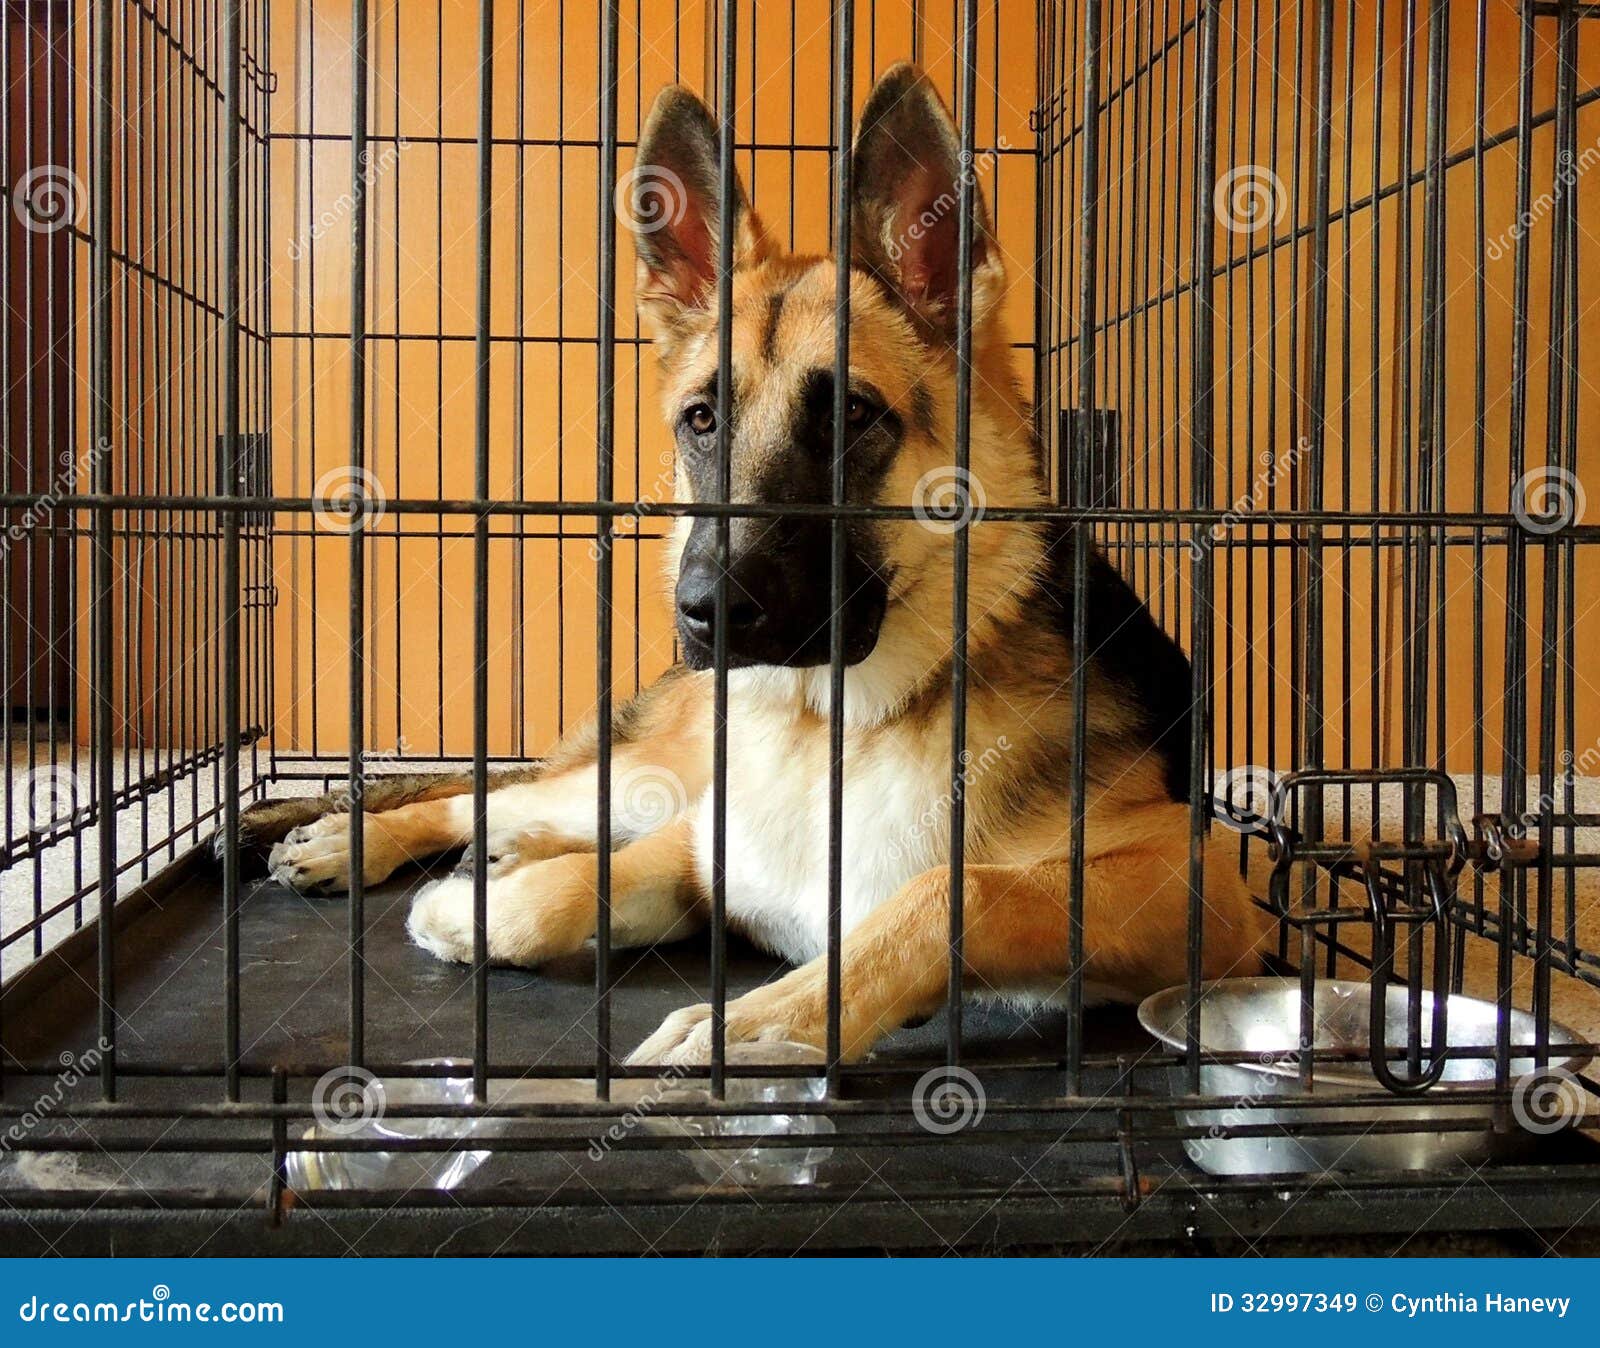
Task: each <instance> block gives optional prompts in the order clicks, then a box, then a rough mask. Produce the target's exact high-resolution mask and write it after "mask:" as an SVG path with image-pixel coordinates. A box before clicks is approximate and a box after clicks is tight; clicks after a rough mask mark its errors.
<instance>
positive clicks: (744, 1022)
mask: <svg viewBox="0 0 1600 1348" xmlns="http://www.w3.org/2000/svg"><path fill="white" fill-rule="evenodd" d="M812 982H813V980H812V979H811V978H810V977H809V976H808V975H807V974H806V973H804V972H800V971H797V972H795V973H791V974H789V975H787V976H786V977H784V978H780V979H779V980H778V981H777V982H776V983H769V984H767V986H766V987H762V988H757V989H756V990H755V991H754V992H747V993H746V994H745V995H744V996H743V997H736V998H735V999H734V1000H733V1001H731V1002H729V1003H728V1009H727V1027H728V1034H727V1042H728V1043H729V1044H750V1043H760V1044H770V1043H780V1042H786V1043H795V1044H807V1045H809V1046H811V1047H812V1048H816V1049H819V1050H820V1049H822V1048H824V1047H825V1046H826V1044H827V1034H828V1023H827V1004H826V1000H825V999H824V1000H822V1001H821V1003H820V1004H819V1000H818V997H817V994H816V990H815V989H814V988H813V987H812V986H811V984H812ZM710 1062H711V1007H710V1006H708V1005H706V1004H703V1003H702V1004H701V1005H700V1006H686V1007H684V1008H683V1010H681V1011H674V1012H673V1013H672V1014H671V1015H670V1016H668V1017H667V1018H666V1019H665V1020H664V1021H662V1022H661V1028H660V1029H658V1030H657V1031H656V1032H655V1033H654V1034H653V1035H651V1036H650V1037H649V1038H648V1039H646V1040H645V1041H644V1043H642V1044H640V1045H639V1047H638V1048H636V1049H635V1050H634V1051H633V1053H632V1054H631V1055H630V1057H629V1058H628V1064H629V1065H630V1066H633V1067H641V1066H648V1065H653V1064H657V1063H659V1064H662V1065H666V1066H670V1065H677V1066H684V1067H704V1066H706V1065H708V1064H709V1063H710Z"/></svg>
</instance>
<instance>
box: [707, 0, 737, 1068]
mask: <svg viewBox="0 0 1600 1348" xmlns="http://www.w3.org/2000/svg"><path fill="white" fill-rule="evenodd" d="M706 8H707V12H708V13H709V12H710V8H711V7H710V6H709V5H708V6H707V7H706ZM738 20H739V5H738V0H722V5H721V10H720V23H719V24H718V30H717V40H718V43H719V56H720V61H721V64H720V75H719V82H718V91H717V121H718V137H717V202H718V212H717V217H718V223H719V230H718V236H717V501H718V503H719V504H721V505H726V504H728V502H729V501H730V500H731V499H732V497H733V445H732V442H731V440H730V439H729V433H728V421H729V417H730V414H731V412H732V408H733V246H734V234H735V232H736V230H737V228H738V225H737V222H736V221H735V220H734V218H733V203H734V201H735V199H736V188H735V182H736V177H735V174H736V172H737V169H736V167H735V164H734V157H733V156H734V147H735V144H736V141H735V135H736V131H737V121H738V119H737V115H736V113H737V107H736V101H737V99H738V96H739V86H738V80H737V65H738V53H737V51H736V50H735V39H736V27H737V24H738ZM728 526H729V520H728V517H727V515H725V514H724V515H718V516H717V523H716V531H715V538H716V550H715V556H716V564H717V594H716V628H715V631H714V632H713V634H712V663H713V665H714V667H715V668H714V689H713V692H714V700H715V705H714V708H713V726H712V740H711V1093H712V1095H713V1097H715V1098H716V1099H721V1098H722V1095H723V1092H724V1086H725V1081H724V1073H725V1071H726V1068H727V1055H728V1026H727V1003H728V563H729V555H728V554H729V527H728Z"/></svg>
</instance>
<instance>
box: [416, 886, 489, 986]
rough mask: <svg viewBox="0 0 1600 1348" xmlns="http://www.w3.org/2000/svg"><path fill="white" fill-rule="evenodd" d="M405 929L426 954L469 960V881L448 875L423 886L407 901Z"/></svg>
mask: <svg viewBox="0 0 1600 1348" xmlns="http://www.w3.org/2000/svg"><path fill="white" fill-rule="evenodd" d="M406 931H407V933H408V934H409V935H410V937H411V939H412V940H413V941H415V942H416V943H417V944H418V945H419V946H421V947H422V948H423V949H424V950H426V951H427V952H428V953H429V954H430V955H434V956H437V957H438V958H439V959H442V960H454V961H456V962H457V963H461V964H470V963H472V951H473V921H472V881H471V880H470V879H463V878H462V877H460V876H454V875H452V876H450V877H449V878H448V879H444V880H435V881H433V883H431V884H427V885H424V886H423V887H422V888H421V889H420V890H419V891H418V892H417V897H416V898H414V899H413V900H412V901H411V912H410V913H409V914H407V916H406Z"/></svg>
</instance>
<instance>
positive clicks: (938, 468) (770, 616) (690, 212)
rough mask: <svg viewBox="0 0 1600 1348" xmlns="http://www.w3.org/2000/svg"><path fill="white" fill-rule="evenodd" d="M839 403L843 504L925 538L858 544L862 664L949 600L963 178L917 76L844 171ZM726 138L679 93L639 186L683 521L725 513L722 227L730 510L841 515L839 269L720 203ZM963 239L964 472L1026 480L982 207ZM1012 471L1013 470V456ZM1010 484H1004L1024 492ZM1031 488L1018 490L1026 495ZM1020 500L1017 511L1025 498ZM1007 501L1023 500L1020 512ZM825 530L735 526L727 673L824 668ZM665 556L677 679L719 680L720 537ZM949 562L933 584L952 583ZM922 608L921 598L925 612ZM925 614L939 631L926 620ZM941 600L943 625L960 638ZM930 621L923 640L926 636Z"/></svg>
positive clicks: (862, 536)
mask: <svg viewBox="0 0 1600 1348" xmlns="http://www.w3.org/2000/svg"><path fill="white" fill-rule="evenodd" d="M852 169H853V172H852V183H853V204H852V207H851V217H850V218H851V229H852V236H853V243H852V248H851V259H850V260H851V268H852V270H851V285H850V329H849V346H850V351H849V381H850V382H849V388H848V396H847V403H846V414H845V421H846V428H845V438H846V444H845V450H844V466H845V499H846V500H847V501H848V502H849V503H851V504H883V505H898V506H914V507H915V506H920V507H922V509H923V512H924V513H925V514H926V515H927V516H928V520H927V524H926V525H925V526H919V525H918V524H912V523H905V522H891V521H860V520H852V521H850V522H849V523H848V525H847V534H846V538H847V541H846V558H845V576H844V591H843V595H844V603H843V609H842V612H843V620H844V644H845V658H846V661H847V662H848V663H850V664H857V663H859V662H861V661H863V660H866V659H867V658H868V657H869V656H870V655H871V654H872V653H873V651H874V649H875V648H876V647H877V646H878V644H879V640H880V635H881V634H882V633H883V631H884V629H885V625H886V622H887V623H893V622H894V621H895V613H896V609H897V608H898V607H901V606H903V605H904V603H905V601H906V598H907V596H909V595H910V594H912V593H913V592H914V591H916V590H917V589H918V587H919V585H920V584H921V582H922V581H923V580H924V579H925V578H926V577H928V576H929V575H930V574H935V573H940V574H943V575H944V576H945V580H944V583H943V586H942V587H939V586H935V588H942V592H943V594H944V595H945V596H948V593H949V589H948V585H949V581H948V574H949V570H950V567H949V554H950V552H951V550H952V544H951V534H952V529H951V526H950V523H949V521H948V520H947V519H946V518H945V517H944V516H943V515H942V514H941V512H942V511H946V510H948V508H949V504H950V501H951V499H952V498H953V496H954V494H955V482H954V478H955V470H954V467H953V464H954V461H955V422H956V406H955V399H956V370H955V367H956V352H955V342H956V308H957V302H958V295H957V291H958V284H959V281H958V277H959V271H958V257H959V237H960V219H959V210H958V198H959V192H960V184H961V175H962V173H963V165H962V159H961V147H960V141H959V139H958V137H957V134H956V129H955V126H954V124H953V122H952V121H951V118H950V116H949V114H948V113H947V112H946V111H945V108H944V106H943V105H942V104H941V102H940V101H939V97H938V95H937V94H936V93H935V92H934V90H933V88H932V86H931V85H930V84H929V83H928V81H927V80H926V79H925V78H924V77H923V76H922V75H921V74H919V73H918V72H917V71H916V70H914V69H913V68H912V67H910V66H899V67H896V68H895V69H893V70H891V71H890V72H889V73H888V74H887V75H885V76H884V77H883V79H881V80H880V81H879V82H878V84H877V85H876V87H875V88H874V89H873V90H872V93H871V95H870V97H869V98H868V100H867V104H866V107H865V108H864V110H863V112H862V115H861V121H860V130H859V133H858V136H857V140H856V145H855V149H854V154H853V159H852ZM718 184H719V175H718V128H717V124H716V122H715V120H714V118H713V116H712V114H711V112H710V111H709V110H708V109H707V108H706V106H705V105H704V104H703V103H702V102H701V101H700V100H699V99H698V98H697V97H695V95H694V94H692V93H690V92H689V91H687V90H685V89H683V88H678V87H674V88H669V89H666V90H664V91H663V92H662V93H661V95H660V96H659V97H658V98H657V99H656V103H655V107H654V108H653V110H652V111H651V114H650V118H649V121H648V124H647V125H646V127H645V130H644V133H643V135H642V137H641V140H640V145H639V154H638V160H637V163H636V166H635V169H634V173H633V180H632V228H633V233H634V239H635V244H636V252H637V254H638V285H637V298H638V302H639V306H640V309H641V311H642V312H643V313H644V315H645V317H646V320H647V322H648V323H649V325H650V327H651V330H652V333H653V336H654V338H655V342H656V346H657V350H658V354H659V357H660V367H661V387H662V396H663V401H664V410H665V413H666V417H667V419H668V422H669V423H670V425H671V426H672V428H673V430H674V433H675V436H676V440H677V470H676V471H677V494H678V499H679V500H681V501H696V502H711V501H715V500H717V499H718V497H719V455H718V436H719V427H718V420H717V418H718V388H717V377H718V365H719V361H718V356H719V337H718V293H717V291H718V287H717V263H718V241H719V237H720V230H721V227H722V211H723V210H724V209H726V210H728V211H730V212H731V213H732V220H731V226H732V238H733V263H734V270H733V284H732V290H733V302H732V314H731V333H732V383H731V389H730V390H729V395H728V398H727V413H728V425H727V427H726V432H725V433H726V436H727V441H728V446H729V473H730V481H729V483H728V487H729V493H730V494H729V498H728V499H730V500H731V501H733V502H735V503H740V504H750V503H755V504H761V505H769V506H788V505H798V504H812V505H826V504H827V503H829V502H830V501H831V500H832V489H833V477H832V473H833V454H834V448H833V447H834V369H835V340H836V338H835V315H836V299H835V295H836V284H837V264H836V262H835V261H834V260H833V259H832V258H829V257H821V256H800V255H795V254H789V253H787V252H785V251H784V250H783V249H781V248H780V247H778V246H777V245H776V244H775V243H774V242H773V240H772V238H771V236H770V235H769V234H768V232H767V231H766V229H765V228H764V227H763V225H762V223H761V221H760V219H759V218H758V217H757V215H756V213H755V212H754V211H753V210H752V208H751V206H750V203H749V201H748V199H747V197H746V195H745V192H744V188H743V186H742V184H740V183H738V182H737V181H735V183H734V187H733V191H732V193H731V200H729V201H726V202H724V201H723V200H722V194H721V193H720V192H719V190H718ZM973 190H974V197H975V209H974V229H973V234H972V315H973V349H974V361H973V364H974V373H973V379H972V396H973V422H972V425H973V434H972V445H973V457H972V464H973V471H974V474H975V476H976V477H978V478H979V479H980V481H979V482H975V483H974V484H973V485H974V489H975V492H974V494H979V495H981V494H982V492H983V487H984V486H985V485H986V484H984V483H982V482H981V478H982V475H983V472H984V469H983V468H982V467H981V463H982V461H983V458H984V455H985V454H986V453H992V452H993V451H992V449H986V448H985V447H986V446H992V445H994V444H995V443H1005V444H1007V445H1010V446H1011V449H1012V451H1013V459H1014V460H1018V461H1021V462H1030V460H1029V459H1028V453H1029V451H1028V449H1027V443H1028V433H1027V428H1026V425H1025V422H1024V420H1023V417H1022V414H1021V412H1020V410H1019V407H1020V404H1019V400H1018V399H1017V396H1016V393H1015V388H1014V382H1013V379H1012V376H1011V374H1010V368H1009V353H1008V352H1007V350H1006V343H1005V342H1004V340H1003V334H1001V333H1000V332H999V325H998V323H997V322H996V310H997V309H998V307H999V300H1000V297H1001V295H1002V293H1003V288H1004V285H1003V275H1002V268H1001V263H1000V255H999V250H998V248H997V247H996V244H995V240H994V235H993V232H992V230H991V228H990V224H989V217H988V213H987V210H986V208H985V206H984V203H983V201H982V197H981V193H979V192H978V189H977V175H976V173H975V172H974V173H973ZM1019 455H1020V459H1018V456H1019ZM1016 471H1017V469H1016V463H1015V462H1011V463H1008V465H1007V467H1006V468H1005V472H1006V473H1008V474H1011V475H1012V476H1015V474H1016ZM1030 475H1031V468H1030V469H1027V470H1024V471H1023V476H1024V477H1030ZM1034 490H1035V487H1034V486H1033V485H1032V482H1031V481H1030V482H1028V483H1024V484H1022V485H1021V488H1020V491H1021V495H1022V498H1023V499H1024V500H1026V499H1027V495H1028V493H1029V492H1031V491H1034ZM1012 499H1015V498H1014V496H1013V497H1012ZM831 534H832V530H831V525H830V523H829V521H828V520H827V518H826V517H825V516H820V515H811V516H790V517H787V518H765V519H734V520H732V521H731V523H730V526H729V553H728V568H727V574H728V591H727V595H728V598H727V618H728V632H727V649H728V656H729V663H730V665H732V666H734V667H742V666H752V665H766V666H789V667H802V668H803V667H808V666H817V665H822V664H826V663H827V661H828V652H829V619H830V614H831V612H832V607H831V603H830V585H829V581H830V574H831V568H830V557H831V551H830V547H831ZM674 539H675V543H676V547H675V548H674V549H673V558H672V560H673V564H674V574H675V597H676V604H677V625H678V633H679V638H680V641H681V644H682V648H683V654H684V659H685V660H686V662H687V663H688V664H690V665H691V666H694V667H696V668H705V667H706V666H708V665H709V664H710V663H711V658H712V657H711V652H712V645H713V641H714V624H715V594H716V579H717V574H718V567H717V561H716V524H715V522H714V521H712V520H711V519H704V518H702V519H695V520H693V521H689V520H685V521H682V522H681V524H680V526H679V527H678V529H677V530H676V531H675V534H674ZM941 562H943V567H942V568H941V566H940V563H941ZM927 588H928V587H926V586H922V590H923V592H924V594H925V595H926V593H927ZM928 602H929V604H930V608H931V609H932V610H933V611H937V610H936V605H935V603H934V601H933V600H932V599H929V600H928ZM948 615H949V607H948V599H947V598H946V599H945V600H944V608H943V620H944V622H945V624H946V625H948ZM924 621H925V620H924Z"/></svg>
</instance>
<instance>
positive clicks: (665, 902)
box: [406, 814, 706, 965]
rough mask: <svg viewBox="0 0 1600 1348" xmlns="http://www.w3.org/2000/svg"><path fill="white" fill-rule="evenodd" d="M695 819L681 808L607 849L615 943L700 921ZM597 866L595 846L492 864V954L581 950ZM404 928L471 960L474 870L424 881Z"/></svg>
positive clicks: (650, 938) (544, 956) (515, 959)
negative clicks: (662, 823)
mask: <svg viewBox="0 0 1600 1348" xmlns="http://www.w3.org/2000/svg"><path fill="white" fill-rule="evenodd" d="M693 825H694V819H693V816H692V815H689V814H684V815H681V816H680V817H679V818H678V819H676V820H675V821H674V822H673V823H671V824H668V825H667V826H666V827H665V828H663V829H660V830H658V831H657V832H655V833H652V834H650V835H648V836H647V837H644V838H641V839H639V840H638V841H637V842H633V843H630V844H628V845H627V846H626V847H623V848H621V849H620V850H618V851H616V852H613V853H612V854H611V944H612V945H613V946H614V947H616V948H618V949H621V948H623V947H626V946H639V945H653V944H655V943H656V942H658V941H675V940H678V939H679V938H680V937H684V936H687V935H689V934H690V933H691V932H693V931H695V930H697V929H698V928H699V927H701V926H702V925H704V923H705V919H706V905H705V902H704V898H703V896H702V894H701V893H700V889H699V885H698V882H697V881H696V879H695V872H694V852H693V846H694V838H693ZM599 868H600V858H599V855H598V854H597V853H594V852H573V853H569V854H567V855H564V856H557V857H550V858H547V859H544V860H535V861H523V862H516V863H512V864H510V865H509V866H505V867H502V868H499V869H497V870H496V872H495V873H494V874H492V875H491V876H490V877H489V882H488V894H487V898H488V911H487V915H486V920H487V935H488V945H489V958H490V959H491V960H492V961H494V962H495V963H497V964H523V965H531V964H539V963H542V962H543V961H545V960H549V959H555V958H556V957H557V956H560V955H569V954H572V953H573V952H574V951H576V950H578V949H580V948H581V947H582V946H583V944H584V942H586V941H588V940H589V939H590V938H591V937H592V936H593V935H594V934H595V928H596V924H597V921H598V913H599V888H600V885H599ZM406 930H407V931H409V932H410V933H411V939H412V940H413V941H415V942H416V943H417V944H418V945H419V946H421V947H422V948H423V949H424V950H426V951H428V952H430V953H431V954H434V955H437V956H438V957H439V958H440V959H446V960H459V961H462V962H464V963H470V962H471V960H472V951H473V925H472V879H471V877H470V876H469V875H462V874H459V873H458V874H456V875H453V876H451V877H449V878H448V879H444V880H437V881H435V882H433V883H432V884H430V885H428V886H426V887H425V888H424V889H423V890H422V891H421V892H420V893H418V895H417V897H416V899H415V900H414V901H413V903H412V905H411V915H410V917H409V918H407V920H406Z"/></svg>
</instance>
